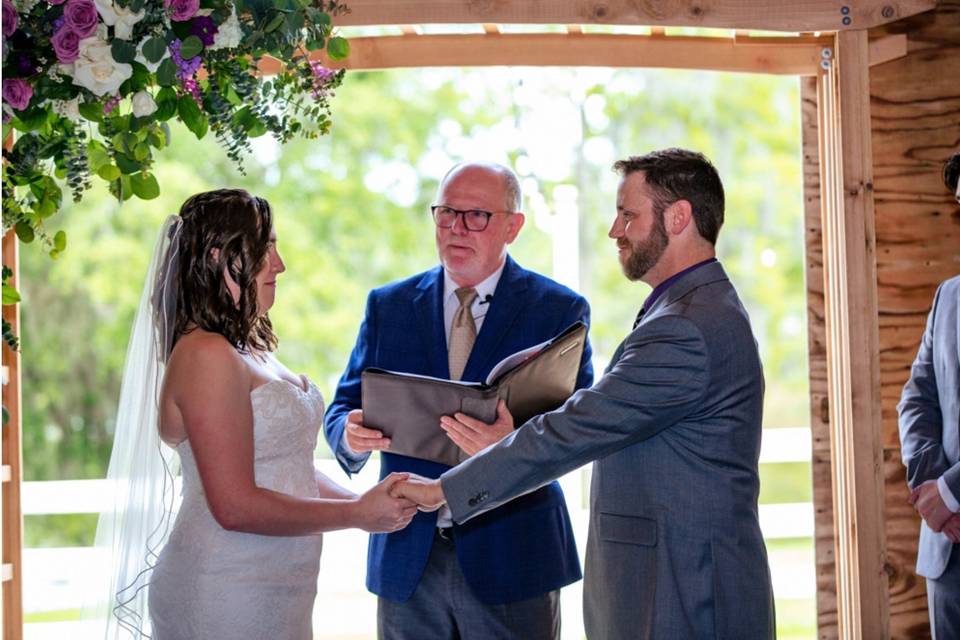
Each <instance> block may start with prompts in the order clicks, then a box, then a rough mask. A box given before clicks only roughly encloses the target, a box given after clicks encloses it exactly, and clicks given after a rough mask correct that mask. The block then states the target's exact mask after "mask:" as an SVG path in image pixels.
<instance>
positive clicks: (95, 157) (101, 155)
mask: <svg viewBox="0 0 960 640" xmlns="http://www.w3.org/2000/svg"><path fill="white" fill-rule="evenodd" d="M87 161H88V162H89V163H90V170H91V171H98V170H99V169H100V167H102V166H103V165H105V164H110V154H109V153H107V149H106V148H105V147H104V146H103V144H101V143H100V142H98V141H97V140H91V141H90V142H88V143H87ZM111 179H113V178H111Z"/></svg>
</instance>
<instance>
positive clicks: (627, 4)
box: [334, 0, 937, 33]
mask: <svg viewBox="0 0 960 640" xmlns="http://www.w3.org/2000/svg"><path fill="white" fill-rule="evenodd" d="M936 4H937V2H936V0H857V1H856V2H851V1H850V0H753V1H751V2H744V1H743V0H676V1H671V2H666V1H665V0H656V1H647V2H636V1H635V0H498V2H479V1H477V0H472V1H466V2H464V1H463V0H349V2H348V3H347V5H348V7H349V9H350V12H349V13H348V14H346V15H342V16H337V17H336V18H334V23H335V24H336V25H338V26H359V25H401V24H605V25H641V26H672V27H709V28H720V29H751V30H765V31H786V32H792V33H796V32H801V31H845V30H849V29H869V28H872V27H876V26H878V25H882V24H886V23H889V22H894V21H896V20H900V19H902V18H906V17H908V16H912V15H914V14H917V13H922V12H924V11H929V10H930V9H933V8H934V7H936Z"/></svg>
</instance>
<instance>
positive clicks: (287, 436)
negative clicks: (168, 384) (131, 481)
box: [149, 380, 323, 640]
mask: <svg viewBox="0 0 960 640" xmlns="http://www.w3.org/2000/svg"><path fill="white" fill-rule="evenodd" d="M304 382H305V383H306V386H305V387H298V386H297V385H295V384H292V383H290V382H287V381H285V380H274V381H271V382H268V383H267V384H264V385H262V386H259V387H257V388H255V389H254V390H253V391H252V392H251V394H250V403H251V406H252V409H253V438H254V473H255V477H256V483H257V486H258V487H262V488H265V489H270V490H272V491H276V492H279V493H284V494H288V495H293V496H297V497H301V498H315V497H317V496H318V490H317V482H316V477H315V475H314V466H313V451H314V449H315V448H316V446H317V433H318V431H319V429H320V426H321V424H322V423H323V398H322V397H321V395H320V391H319V390H318V389H317V388H316V386H314V385H313V384H311V383H309V382H307V381H304ZM177 453H178V454H179V455H180V462H181V468H182V473H183V500H182V503H181V506H180V509H179V511H178V513H177V518H176V521H175V523H174V525H173V529H172V530H171V532H170V538H169V541H168V542H167V544H166V546H165V547H164V549H163V551H162V552H161V554H160V558H159V561H158V563H157V567H156V569H155V570H154V575H153V578H152V580H151V584H150V594H149V599H150V614H151V618H152V621H153V630H154V635H153V637H154V638H157V639H158V640H167V639H179V638H227V637H234V638H251V639H252V638H271V640H274V639H275V640H286V639H291V640H293V639H297V640H300V639H306V638H310V637H311V624H310V619H311V614H312V610H313V601H314V598H315V597H316V587H317V573H318V571H319V565H320V550H321V545H322V538H321V536H319V535H316V536H299V537H293V536H263V535H257V534H250V533H242V532H238V531H228V530H226V529H223V528H222V527H220V525H219V524H217V521H216V520H215V519H214V517H213V515H212V514H211V512H210V508H209V506H208V504H207V500H206V496H205V495H204V492H203V485H202V484H201V482H200V475H199V473H198V471H197V465H196V461H195V459H194V456H193V451H192V449H191V448H190V443H189V441H184V442H182V443H180V445H179V446H178V447H177Z"/></svg>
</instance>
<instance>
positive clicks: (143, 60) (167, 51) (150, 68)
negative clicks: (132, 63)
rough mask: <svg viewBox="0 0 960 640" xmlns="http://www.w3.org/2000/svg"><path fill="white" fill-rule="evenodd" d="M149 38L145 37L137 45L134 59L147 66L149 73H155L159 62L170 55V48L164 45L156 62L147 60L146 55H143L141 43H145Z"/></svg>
mask: <svg viewBox="0 0 960 640" xmlns="http://www.w3.org/2000/svg"><path fill="white" fill-rule="evenodd" d="M150 38H151V36H147V37H145V38H144V39H143V40H141V41H140V44H138V45H137V55H136V57H135V58H134V60H136V61H137V62H139V63H140V64H142V65H143V66H145V67H146V68H147V71H149V72H150V73H156V72H157V69H159V68H160V63H161V62H163V61H164V60H166V59H167V58H169V57H170V49H168V48H166V47H164V49H163V55H162V56H161V57H160V59H159V60H157V61H156V62H150V61H149V60H147V58H146V56H144V55H143V45H144V44H146V42H147V40H149V39H150Z"/></svg>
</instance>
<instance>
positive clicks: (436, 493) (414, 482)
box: [391, 473, 447, 511]
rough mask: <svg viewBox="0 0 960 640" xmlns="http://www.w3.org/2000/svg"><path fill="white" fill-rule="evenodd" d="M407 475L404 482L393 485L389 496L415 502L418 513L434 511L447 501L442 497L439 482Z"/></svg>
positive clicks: (412, 474)
mask: <svg viewBox="0 0 960 640" xmlns="http://www.w3.org/2000/svg"><path fill="white" fill-rule="evenodd" d="M407 475H408V476H409V477H408V478H407V479H406V480H404V481H402V482H398V483H396V484H394V485H393V488H392V490H391V495H394V496H396V497H398V498H406V499H407V500H411V501H413V502H416V503H417V505H419V506H418V508H419V509H420V511H436V510H437V509H439V508H440V507H442V506H443V505H444V504H445V503H446V501H447V499H446V498H445V497H444V495H443V487H441V486H440V481H439V480H431V479H430V478H424V477H423V476H418V475H417V474H415V473H409V474H407Z"/></svg>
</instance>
